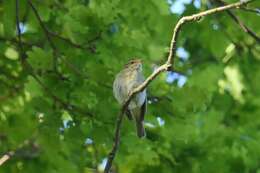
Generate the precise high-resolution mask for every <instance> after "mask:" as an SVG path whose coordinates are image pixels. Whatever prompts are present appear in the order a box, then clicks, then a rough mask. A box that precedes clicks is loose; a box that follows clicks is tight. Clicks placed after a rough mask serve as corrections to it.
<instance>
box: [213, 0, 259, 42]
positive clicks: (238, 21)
mask: <svg viewBox="0 0 260 173" xmlns="http://www.w3.org/2000/svg"><path fill="white" fill-rule="evenodd" d="M215 1H216V2H217V3H218V4H220V5H225V4H226V3H225V2H224V1H222V0H215ZM244 8H245V7H242V8H241V9H244ZM227 13H228V15H229V16H230V17H231V18H232V19H233V20H234V21H235V22H236V23H237V24H238V25H239V26H240V27H241V29H242V30H243V31H244V32H245V33H247V34H249V35H250V36H251V37H252V38H254V39H255V40H256V41H257V42H260V37H258V36H257V35H256V33H254V32H253V31H252V30H251V29H250V28H249V27H247V26H246V25H245V24H244V22H243V21H242V20H240V18H239V17H237V16H236V15H235V14H234V13H233V12H232V11H230V10H227Z"/></svg>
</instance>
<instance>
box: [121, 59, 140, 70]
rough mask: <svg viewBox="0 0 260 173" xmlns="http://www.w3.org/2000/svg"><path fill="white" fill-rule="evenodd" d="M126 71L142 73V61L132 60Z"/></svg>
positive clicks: (126, 66)
mask: <svg viewBox="0 0 260 173" xmlns="http://www.w3.org/2000/svg"><path fill="white" fill-rule="evenodd" d="M125 68H126V69H131V70H138V71H140V72H141V71H142V60H141V59H132V60H130V61H129V62H128V63H127V64H126V65H125Z"/></svg>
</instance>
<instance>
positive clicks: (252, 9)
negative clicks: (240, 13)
mask: <svg viewBox="0 0 260 173" xmlns="http://www.w3.org/2000/svg"><path fill="white" fill-rule="evenodd" d="M241 9H242V10H244V11H247V12H251V13H255V14H258V15H259V14H260V8H249V7H241Z"/></svg>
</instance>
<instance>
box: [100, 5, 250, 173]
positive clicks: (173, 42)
mask: <svg viewBox="0 0 260 173" xmlns="http://www.w3.org/2000/svg"><path fill="white" fill-rule="evenodd" d="M251 1H253V0H247V1H240V2H237V3H233V4H230V5H225V6H222V7H218V8H214V9H210V10H207V11H204V12H200V13H197V14H194V15H191V16H185V17H182V18H181V19H180V20H179V21H178V22H177V24H176V26H175V28H174V31H173V35H172V40H171V43H170V50H169V55H168V58H167V61H166V62H165V64H163V65H161V66H160V67H158V68H157V69H156V70H155V71H154V72H153V73H152V74H151V75H150V76H149V77H148V78H147V79H146V80H145V81H144V82H143V83H142V84H141V85H139V86H138V87H137V88H135V89H134V90H133V91H132V92H131V93H130V94H129V96H128V98H127V99H126V101H125V103H124V105H123V106H122V108H121V111H120V112H119V115H118V118H117V121H116V129H115V136H114V144H113V147H112V150H111V151H110V153H109V154H108V160H107V163H106V166H105V170H104V172H105V173H109V172H110V169H111V167H112V163H113V160H114V158H115V155H116V152H117V150H118V147H119V143H120V129H121V124H122V121H123V115H124V113H125V111H126V109H127V107H128V105H129V103H130V101H131V99H132V98H133V97H134V96H135V95H136V94H137V93H139V92H141V91H143V90H144V89H145V88H146V87H147V86H148V85H149V84H150V83H151V82H152V81H153V80H154V79H155V78H156V77H157V76H158V75H159V74H160V73H161V72H164V71H167V70H171V69H173V67H174V57H175V51H176V44H177V39H178V34H179V32H180V29H181V27H182V26H183V25H184V24H185V23H188V22H191V21H197V20H199V19H200V18H201V17H203V16H207V15H210V14H215V13H218V12H221V11H225V10H228V9H231V8H239V7H240V6H242V5H245V4H247V3H249V2H251Z"/></svg>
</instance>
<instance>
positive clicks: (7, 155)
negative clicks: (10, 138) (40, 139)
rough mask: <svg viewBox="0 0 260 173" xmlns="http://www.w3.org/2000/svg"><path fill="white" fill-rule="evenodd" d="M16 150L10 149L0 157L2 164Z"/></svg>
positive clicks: (0, 163)
mask: <svg viewBox="0 0 260 173" xmlns="http://www.w3.org/2000/svg"><path fill="white" fill-rule="evenodd" d="M14 153H15V152H14V151H9V152H8V153H6V154H4V155H3V156H2V157H1V158H0V166H1V165H2V164H4V163H5V162H6V161H7V160H9V159H10V158H11V157H12V156H13V155H14Z"/></svg>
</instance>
